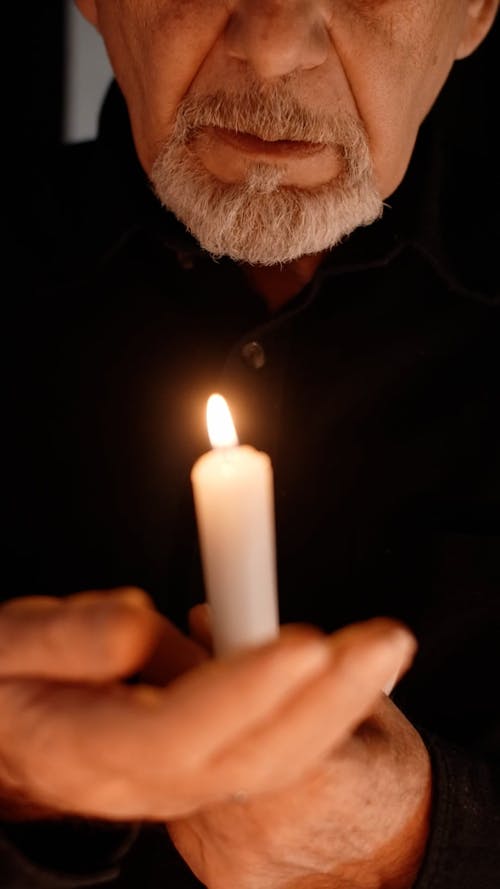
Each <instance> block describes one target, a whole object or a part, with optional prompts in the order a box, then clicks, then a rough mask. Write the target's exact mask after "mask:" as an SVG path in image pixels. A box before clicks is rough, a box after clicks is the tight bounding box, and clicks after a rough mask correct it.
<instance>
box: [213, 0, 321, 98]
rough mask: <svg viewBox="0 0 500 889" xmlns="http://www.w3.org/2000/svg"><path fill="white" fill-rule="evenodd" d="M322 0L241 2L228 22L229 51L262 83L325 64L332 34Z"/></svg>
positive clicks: (226, 37)
mask: <svg viewBox="0 0 500 889" xmlns="http://www.w3.org/2000/svg"><path fill="white" fill-rule="evenodd" d="M323 7H324V3H323V2H321V0H240V2H239V3H237V5H236V7H235V8H234V11H233V13H232V15H231V18H230V20H229V22H228V25H227V29H226V33H225V45H226V51H227V52H228V54H229V55H230V56H231V57H232V58H236V59H238V60H240V61H241V62H245V63H247V64H248V65H250V66H251V67H252V68H253V70H254V73H255V74H257V76H258V77H259V78H260V79H262V80H272V79H274V78H279V77H284V76H285V75H287V74H292V73H293V72H296V71H307V70H311V69H313V68H316V67H319V66H320V65H322V64H323V62H325V60H326V58H327V56H328V50H329V44H330V40H329V35H328V30H327V27H326V24H325V21H324V19H323V16H322V9H323Z"/></svg>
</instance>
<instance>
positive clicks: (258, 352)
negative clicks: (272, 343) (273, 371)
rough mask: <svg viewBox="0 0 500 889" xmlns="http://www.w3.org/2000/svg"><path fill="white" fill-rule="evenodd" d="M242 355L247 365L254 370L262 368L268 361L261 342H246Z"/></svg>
mask: <svg viewBox="0 0 500 889" xmlns="http://www.w3.org/2000/svg"><path fill="white" fill-rule="evenodd" d="M241 357H242V359H243V361H244V362H245V364H246V365H247V367H250V368H252V370H260V369H261V367H264V365H265V363H266V353H265V352H264V349H263V348H262V346H261V344H260V343H257V342H255V341H254V342H251V343H245V345H244V346H243V348H242V350H241Z"/></svg>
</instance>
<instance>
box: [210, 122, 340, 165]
mask: <svg viewBox="0 0 500 889" xmlns="http://www.w3.org/2000/svg"><path fill="white" fill-rule="evenodd" d="M210 130H211V131H212V133H213V135H214V136H215V137H216V138H217V139H221V140H222V141H223V142H226V143H227V144H228V145H230V146H231V147H232V148H236V149H237V150H238V151H243V152H244V153H245V154H251V155H254V156H256V155H260V156H266V157H275V158H286V157H288V158H290V157H293V158H300V157H311V155H314V154H319V153H320V152H321V151H324V149H325V147H326V146H325V144H324V143H323V142H295V141H292V140H289V139H277V140H276V141H268V140H267V139H259V137H258V136H254V135H252V134H251V133H238V132H236V131H235V130H226V129H224V128H223V127H210Z"/></svg>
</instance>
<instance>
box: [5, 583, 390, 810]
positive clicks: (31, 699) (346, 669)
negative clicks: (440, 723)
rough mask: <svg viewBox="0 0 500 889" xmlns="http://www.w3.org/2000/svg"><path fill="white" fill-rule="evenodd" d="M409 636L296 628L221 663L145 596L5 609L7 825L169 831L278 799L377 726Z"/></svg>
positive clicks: (19, 603) (107, 594)
mask: <svg viewBox="0 0 500 889" xmlns="http://www.w3.org/2000/svg"><path fill="white" fill-rule="evenodd" d="M395 630H396V632H395ZM398 634H399V644H398V638H397V637H398ZM400 636H401V629H400V628H399V625H398V624H394V622H393V621H390V620H385V619H380V620H373V621H367V622H365V623H360V624H357V625H354V626H351V627H349V628H347V629H346V630H342V631H340V632H337V633H335V634H334V636H332V637H330V638H329V637H326V636H324V635H323V634H322V633H320V632H319V631H317V630H315V629H313V628H312V627H309V626H289V627H285V628H282V632H281V636H280V639H279V640H276V641H275V642H272V643H269V644H267V645H264V646H262V647H259V648H255V649H252V650H248V651H245V652H242V653H240V654H237V655H233V656H231V657H228V658H223V659H216V660H213V659H209V658H208V655H207V653H206V651H205V650H204V649H203V648H202V647H201V646H198V645H197V644H196V643H195V642H194V641H193V640H192V639H189V638H187V637H185V636H184V635H183V634H182V633H180V632H179V630H177V629H176V628H175V627H174V626H173V625H172V624H171V623H170V622H169V621H167V620H166V619H165V618H164V617H162V616H161V615H160V614H158V612H156V611H155V610H154V607H153V605H152V603H151V602H150V600H149V598H148V597H147V596H146V595H145V594H144V593H143V592H142V591H140V590H135V589H128V588H127V589H117V590H111V591H102V592H92V593H81V594H77V595H73V596H69V597H67V598H65V599H52V598H46V597H30V598H24V599H17V600H12V601H10V602H7V603H5V604H4V605H2V606H0V800H1V814H2V816H3V817H4V819H12V820H14V819H27V818H37V817H50V816H54V815H55V816H58V815H59V816H61V815H80V816H86V817H95V818H105V819H110V820H120V821H123V820H158V821H167V820H171V819H173V818H179V817H182V816H183V815H186V814H189V813H191V812H194V811H195V810H197V809H199V808H201V807H204V806H207V805H212V804H214V803H215V802H218V801H222V800H226V799H228V798H231V797H232V796H234V795H235V794H236V795H237V794H238V793H239V792H240V791H244V792H246V793H250V794H256V793H261V792H265V791H274V790H277V789H279V788H281V787H284V786H286V785H287V784H288V783H289V782H291V781H293V780H296V779H297V778H298V777H299V776H300V775H301V774H303V773H304V772H306V771H307V770H308V769H309V768H311V767H313V766H315V764H316V763H317V762H318V760H319V759H321V757H323V756H326V755H328V751H329V750H330V749H331V747H332V745H334V744H336V743H339V742H340V741H341V740H342V739H343V738H344V737H345V736H346V735H347V734H349V733H350V732H351V731H352V730H353V728H354V727H355V726H356V725H357V724H359V723H360V722H361V721H362V720H363V719H365V718H366V717H367V716H368V715H369V713H370V712H371V711H372V709H373V708H374V707H375V705H376V703H377V701H378V700H379V696H380V689H381V688H383V687H384V685H385V684H386V682H387V681H388V680H389V679H390V678H391V677H392V676H393V674H394V673H396V672H397V671H398V670H399V669H400V667H401V660H402V648H401V638H400ZM139 670H141V675H142V677H144V678H145V681H144V682H142V683H141V684H127V683H126V682H124V681H123V680H124V679H126V677H128V676H131V675H134V674H137V672H138V671H139ZM160 674H161V675H160ZM151 679H152V680H153V682H155V684H152V683H151ZM158 679H161V682H162V685H161V686H159V685H158V684H157V682H158Z"/></svg>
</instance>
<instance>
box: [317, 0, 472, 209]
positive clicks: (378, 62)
mask: <svg viewBox="0 0 500 889" xmlns="http://www.w3.org/2000/svg"><path fill="white" fill-rule="evenodd" d="M451 2H452V5H453V3H455V2H456V0H451ZM403 6H404V7H405V8H403ZM416 6H417V8H416ZM341 7H342V10H343V12H344V13H345V15H344V16H340V15H338V16H337V21H336V27H335V32H334V41H335V47H336V50H337V52H338V53H339V56H340V58H341V61H342V65H343V67H344V71H345V73H346V77H347V80H348V82H349V85H350V88H351V91H352V94H353V96H354V100H355V102H356V107H357V110H358V114H359V116H360V118H361V119H362V121H363V123H364V125H365V127H366V129H367V132H368V137H369V141H370V147H371V152H372V157H373V161H374V166H375V173H376V177H377V182H378V185H379V189H380V191H381V194H382V196H383V197H384V198H386V197H388V196H389V195H390V194H391V193H392V192H393V191H394V190H395V188H396V187H397V186H398V185H399V183H400V181H401V179H402V178H403V176H404V174H405V172H406V169H407V166H408V163H409V161H410V157H411V153H412V150H413V147H414V144H415V140H416V137H417V133H418V129H419V127H420V124H421V123H422V121H423V119H424V118H425V116H426V115H427V113H428V111H429V110H430V108H431V106H432V104H433V103H434V101H435V99H436V97H437V95H438V93H439V92H440V90H441V88H442V86H443V84H444V82H445V80H446V78H447V75H448V73H449V71H450V68H451V66H452V64H453V60H454V53H455V48H456V46H457V43H458V41H459V37H460V24H461V20H460V18H459V17H457V15H456V7H454V8H455V13H453V11H452V9H451V8H450V2H449V0H445V2H439V3H437V2H435V0H428V2H422V3H420V4H418V5H416V4H414V3H410V2H408V0H379V2H377V0H375V2H372V3H368V2H366V0H354V2H352V3H350V4H348V3H347V2H346V0H341ZM457 19H458V21H457Z"/></svg>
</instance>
